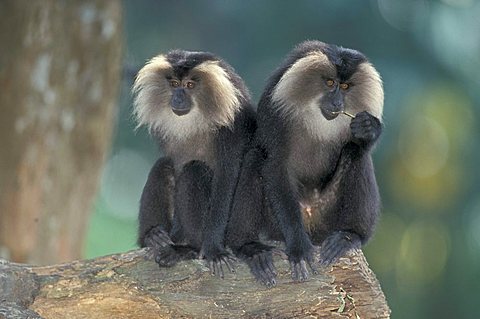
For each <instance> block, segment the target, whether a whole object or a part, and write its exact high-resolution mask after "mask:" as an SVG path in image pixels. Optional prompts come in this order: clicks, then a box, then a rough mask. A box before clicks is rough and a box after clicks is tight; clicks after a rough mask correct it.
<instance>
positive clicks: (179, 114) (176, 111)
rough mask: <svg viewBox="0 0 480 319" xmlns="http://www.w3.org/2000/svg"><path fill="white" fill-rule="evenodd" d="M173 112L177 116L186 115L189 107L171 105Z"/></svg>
mask: <svg viewBox="0 0 480 319" xmlns="http://www.w3.org/2000/svg"><path fill="white" fill-rule="evenodd" d="M172 111H173V113H175V115H178V116H182V115H187V114H188V113H189V112H190V108H183V109H176V108H173V107H172Z"/></svg>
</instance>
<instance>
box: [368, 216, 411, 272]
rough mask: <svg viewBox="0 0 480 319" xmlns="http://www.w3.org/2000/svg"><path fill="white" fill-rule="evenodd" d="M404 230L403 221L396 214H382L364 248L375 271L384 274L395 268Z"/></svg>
mask: <svg viewBox="0 0 480 319" xmlns="http://www.w3.org/2000/svg"><path fill="white" fill-rule="evenodd" d="M404 232H405V222H404V221H403V220H402V219H401V218H400V217H399V215H398V214H396V213H392V212H384V213H383V214H382V217H381V219H380V223H379V225H378V226H377V230H376V232H375V234H374V237H373V238H372V240H371V241H370V243H369V244H368V245H367V246H366V249H365V254H366V255H367V257H368V261H369V263H370V264H371V265H372V268H373V269H375V271H376V272H378V273H383V274H386V273H388V272H390V271H393V270H394V269H395V258H396V256H397V254H398V250H399V249H400V242H401V239H402V236H403V234H404Z"/></svg>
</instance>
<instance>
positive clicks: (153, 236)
mask: <svg viewBox="0 0 480 319" xmlns="http://www.w3.org/2000/svg"><path fill="white" fill-rule="evenodd" d="M144 242H145V246H147V247H153V248H154V249H159V248H160V247H166V246H169V245H173V241H172V239H171V238H170V236H169V235H168V232H166V231H165V230H164V229H163V228H162V227H161V226H160V225H158V226H155V227H153V228H152V229H150V231H149V232H148V233H147V234H146V235H145V239H144Z"/></svg>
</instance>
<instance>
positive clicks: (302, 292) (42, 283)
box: [0, 249, 390, 319]
mask: <svg viewBox="0 0 480 319" xmlns="http://www.w3.org/2000/svg"><path fill="white" fill-rule="evenodd" d="M148 255H149V254H148V250H147V249H140V250H134V251H130V252H127V253H124V254H117V255H111V256H105V257H100V258H97V259H93V260H84V261H74V262H71V263H66V264H60V265H52V266H29V265H23V264H14V263H9V262H6V261H1V260H0V318H1V317H2V316H4V317H5V318H355V319H356V318H362V319H365V318H389V315H390V310H389V308H388V305H387V303H386V300H385V296H384V294H383V292H382V290H381V288H380V285H379V283H378V281H377V279H376V277H375V275H374V274H373V272H372V271H371V270H370V269H369V268H368V264H367V262H366V259H365V257H364V256H363V253H362V252H361V251H360V250H357V251H353V252H351V253H350V254H349V256H347V257H345V258H341V259H340V261H339V262H337V263H336V264H335V265H333V266H332V267H328V268H326V269H321V270H320V272H319V274H318V275H315V276H312V277H311V278H310V280H309V281H308V282H304V283H294V282H292V280H291V278H290V274H289V270H288V262H287V261H286V260H285V256H284V255H283V254H281V253H277V254H276V256H275V263H276V266H277V269H278V272H279V278H278V284H277V286H276V287H274V288H271V289H267V288H265V287H263V286H262V285H260V284H258V283H255V282H254V280H253V279H252V276H251V275H250V273H249V270H248V267H247V266H246V265H245V264H244V263H241V262H239V263H237V264H236V270H237V271H236V273H234V274H230V273H229V274H227V275H226V278H225V279H223V280H222V279H219V278H216V277H213V276H211V275H210V273H209V271H208V268H206V267H205V265H204V263H203V262H202V261H200V260H192V261H186V262H181V263H179V264H178V265H177V266H175V267H173V268H159V267H158V266H157V264H155V263H154V262H153V261H151V260H150V258H148V257H147V256H148ZM317 257H318V256H317ZM22 311H24V313H23V314H22V315H21V316H20V315H14V313H21V312H22Z"/></svg>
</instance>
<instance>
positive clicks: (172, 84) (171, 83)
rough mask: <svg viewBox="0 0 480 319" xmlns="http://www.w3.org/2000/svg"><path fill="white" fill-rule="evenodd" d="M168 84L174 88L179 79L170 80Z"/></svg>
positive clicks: (178, 83)
mask: <svg viewBox="0 0 480 319" xmlns="http://www.w3.org/2000/svg"><path fill="white" fill-rule="evenodd" d="M170 86H171V87H174V88H177V87H179V86H180V81H177V80H170Z"/></svg>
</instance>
